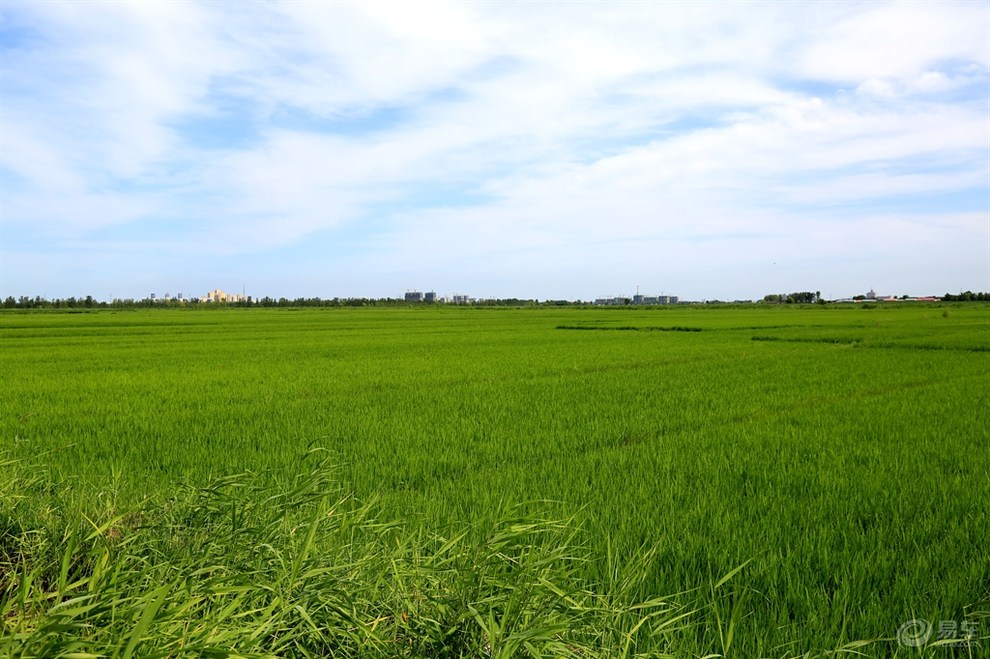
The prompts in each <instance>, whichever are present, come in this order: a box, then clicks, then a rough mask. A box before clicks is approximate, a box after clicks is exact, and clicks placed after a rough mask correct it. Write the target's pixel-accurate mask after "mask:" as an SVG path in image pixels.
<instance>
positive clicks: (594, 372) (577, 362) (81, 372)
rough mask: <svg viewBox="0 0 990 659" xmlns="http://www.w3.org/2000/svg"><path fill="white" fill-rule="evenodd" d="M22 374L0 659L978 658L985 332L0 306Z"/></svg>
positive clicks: (10, 474) (807, 317)
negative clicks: (277, 658)
mask: <svg viewBox="0 0 990 659" xmlns="http://www.w3.org/2000/svg"><path fill="white" fill-rule="evenodd" d="M0 381H2V383H3V385H2V395H0V533H2V534H3V537H2V541H0V606H2V614H3V630H2V631H3V633H2V637H0V655H2V654H4V653H6V654H7V655H10V656H18V657H21V656H24V657H28V656H39V657H41V656H46V657H47V656H66V657H69V656H74V657H90V656H121V657H132V656H133V657H138V656H156V657H174V656H287V657H295V656H361V657H364V656H369V657H379V656H381V657H392V656H409V657H418V656H422V657H440V656H446V657H489V656H490V657H496V656H497V657H514V656H548V657H550V656H577V657H588V656H602V657H613V656H676V657H702V656H728V657H792V656H826V655H829V654H830V653H832V652H836V651H839V652H850V653H852V652H858V653H861V654H860V656H867V657H891V656H898V657H920V656H925V657H987V656H990V638H988V637H990V515H988V513H990V305H983V304H976V303H973V304H958V305H941V306H939V305H930V306H924V305H911V304H902V305H896V304H892V305H878V306H871V305H857V306H854V305H823V306H806V307H805V306H792V305H781V306H762V305H753V306H739V307H729V306H725V307H719V306H716V307H701V306H699V307H691V306H676V307H670V308H666V307H665V308H636V307H628V308H519V309H516V308H459V307H447V306H421V307H396V308H355V309H343V308H334V309H259V308H250V309H248V308H216V309H148V310H115V311H111V310H100V311H93V312H72V313H58V312H19V311H5V312H0ZM919 620H920V621H922V623H919V624H921V625H922V628H921V631H924V629H923V624H924V622H927V623H928V624H930V625H931V626H932V628H931V629H930V630H928V631H929V632H930V634H928V635H924V637H923V638H918V637H917V634H915V635H914V636H912V634H914V632H915V631H917V630H918V629H919V627H918V625H917V624H915V625H914V626H913V627H912V626H911V624H910V621H919ZM899 632H900V633H899Z"/></svg>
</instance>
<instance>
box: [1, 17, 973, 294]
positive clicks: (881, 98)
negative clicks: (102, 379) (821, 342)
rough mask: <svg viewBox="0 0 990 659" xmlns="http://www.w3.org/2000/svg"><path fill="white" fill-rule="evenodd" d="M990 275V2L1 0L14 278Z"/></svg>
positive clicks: (358, 280) (632, 285)
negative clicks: (188, 0)
mask: <svg viewBox="0 0 990 659" xmlns="http://www.w3.org/2000/svg"><path fill="white" fill-rule="evenodd" d="M218 287H219V288H221V289H224V290H229V291H237V292H240V291H242V290H243V291H245V292H246V293H247V294H248V295H253V296H255V297H263V296H266V295H268V296H272V297H288V298H295V297H323V298H333V297H401V296H402V295H403V293H404V292H405V291H407V290H421V291H429V290H433V291H436V292H437V294H438V295H440V296H446V295H452V294H455V293H460V294H467V295H470V296H473V297H477V298H486V297H487V298H490V297H520V298H536V299H568V300H575V299H582V300H588V299H594V298H597V297H606V296H614V295H631V294H633V293H635V292H636V290H639V291H640V292H641V293H642V294H644V295H659V294H666V295H678V296H680V297H681V298H682V299H697V300H704V299H723V300H733V299H759V298H762V297H763V296H764V295H766V294H769V293H781V292H792V291H805V290H809V291H821V293H822V295H823V296H825V297H827V298H838V297H846V296H853V295H856V294H862V293H865V292H867V291H868V290H870V289H873V290H875V291H876V292H877V293H878V294H881V295H884V294H894V295H904V294H910V295H925V294H943V293H946V292H950V293H957V292H960V291H963V290H974V291H988V290H990V3H988V2H986V1H985V0H978V1H963V2H952V1H948V0H945V1H938V2H898V3H886V2H755V3H744V2H713V3H703V2H608V3H594V2H582V3H565V2H514V3H505V2H473V3H466V2H462V3H433V2H426V1H425V0H423V1H421V0H417V1H416V2H412V3H410V2H368V1H364V2H360V3H348V2H317V1H296V2H262V1H258V2H236V1H233V0H228V1H225V2H182V1H179V0H176V1H168V2H154V1H147V0H144V1H140V2H125V1H117V2H91V1H88V0H67V1H64V2H63V1H59V0H32V1H23V2H22V1H19V0H2V2H0V297H6V296H8V295H13V296H14V297H19V296H21V295H28V296H31V297H33V296H35V295H41V296H43V297H46V298H56V297H69V296H76V297H82V296H85V295H93V296H94V297H96V298H97V299H101V300H110V299H112V298H136V299H140V298H143V297H146V296H148V295H149V294H151V293H156V294H157V295H158V296H159V297H161V296H163V295H164V294H166V293H169V294H171V295H173V296H174V295H178V294H179V293H183V294H184V295H185V296H186V297H193V296H197V297H198V296H201V295H205V294H206V292H207V291H209V290H212V289H214V288H218Z"/></svg>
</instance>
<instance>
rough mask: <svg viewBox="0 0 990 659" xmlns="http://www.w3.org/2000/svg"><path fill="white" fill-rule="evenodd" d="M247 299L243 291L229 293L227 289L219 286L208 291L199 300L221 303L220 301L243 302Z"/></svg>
mask: <svg viewBox="0 0 990 659" xmlns="http://www.w3.org/2000/svg"><path fill="white" fill-rule="evenodd" d="M246 299H247V298H246V297H244V294H243V293H227V292H225V291H222V290H220V289H219V288H215V289H213V290H212V291H210V292H209V293H207V294H206V296H205V297H201V298H199V301H200V302H208V303H220V302H243V301H244V300H246Z"/></svg>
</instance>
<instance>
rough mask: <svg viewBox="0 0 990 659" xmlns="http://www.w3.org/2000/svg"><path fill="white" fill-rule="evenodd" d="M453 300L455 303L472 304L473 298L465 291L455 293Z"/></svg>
mask: <svg viewBox="0 0 990 659" xmlns="http://www.w3.org/2000/svg"><path fill="white" fill-rule="evenodd" d="M451 301H452V302H453V303H454V304H471V302H472V300H471V298H470V297H468V296H467V295H464V294H463V293H454V295H453V297H451Z"/></svg>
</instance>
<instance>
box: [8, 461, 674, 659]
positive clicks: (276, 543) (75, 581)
mask: <svg viewBox="0 0 990 659" xmlns="http://www.w3.org/2000/svg"><path fill="white" fill-rule="evenodd" d="M3 466H4V468H5V470H6V471H7V477H6V479H5V482H4V487H5V490H4V492H3V498H2V504H3V505H4V511H3V514H4V516H5V517H4V519H5V523H6V524H7V526H8V527H7V528H6V529H5V532H4V545H3V548H2V556H0V560H2V562H0V577H2V578H0V584H2V592H0V594H2V596H3V610H2V618H3V636H2V637H0V652H3V653H4V655H5V656H16V657H87V656H119V657H125V658H129V657H136V656H141V657H154V656H158V657H166V656H179V655H183V656H191V655H198V656H245V657H254V656H257V657H269V656H293V657H295V656H300V657H304V656H314V657H327V656H338V657H355V656H361V657H518V656H531V657H541V656H543V657H551V656H553V657H558V656H572V657H633V656H640V655H641V654H642V650H641V648H642V647H647V648H649V649H650V650H649V655H650V656H660V655H661V654H663V652H662V651H660V650H659V648H662V647H664V646H670V647H674V643H675V641H676V638H677V635H678V632H679V631H681V630H682V629H683V628H684V627H685V626H686V625H688V624H690V618H691V614H692V611H691V610H690V609H688V608H686V606H685V604H684V603H683V602H679V601H678V599H677V598H653V599H651V600H649V601H635V600H633V599H631V594H632V593H633V592H634V591H635V589H636V586H637V585H638V583H637V582H638V581H640V580H641V579H642V576H643V575H644V574H645V573H646V572H648V571H649V568H650V566H649V556H648V555H644V556H643V557H642V560H641V562H639V563H631V564H625V565H623V566H616V565H613V566H611V567H612V569H613V570H614V572H613V573H612V576H611V579H610V580H609V582H608V583H589V582H587V581H585V580H583V579H582V578H581V576H580V572H581V571H580V570H579V569H577V566H578V565H579V564H581V563H582V562H584V561H587V560H589V552H588V550H587V546H586V541H585V540H583V539H582V532H581V530H580V529H579V528H577V527H576V526H575V525H574V523H573V521H572V520H562V521H561V520H555V519H541V518H534V517H524V518H518V519H504V520H502V521H501V522H500V523H499V524H496V525H494V526H492V527H490V528H486V529H484V532H483V533H482V534H481V535H480V537H481V538H482V539H481V540H480V541H477V540H471V539H470V538H472V537H479V536H475V535H474V534H470V533H467V532H461V533H458V534H456V535H454V536H451V537H445V536H439V535H436V534H431V533H428V532H427V531H425V530H423V529H421V528H418V529H416V528H413V529H410V528H408V527H406V526H404V525H403V524H400V523H397V522H394V521H383V519H382V515H381V511H380V509H379V507H378V506H377V505H376V504H375V502H369V503H364V504H362V503H359V502H357V501H355V500H354V499H353V498H352V497H351V496H350V495H348V494H347V493H345V492H343V491H342V490H341V488H340V486H339V484H338V482H337V480H336V473H335V470H334V469H333V468H331V467H329V466H328V465H327V463H326V462H325V461H317V460H314V459H312V458H311V459H310V460H308V461H307V462H305V463H303V464H302V465H300V467H301V469H300V471H299V473H298V474H297V475H296V476H294V477H292V478H290V479H287V480H284V481H282V482H279V483H277V484H276V485H274V486H272V485H267V484H266V485H261V484H260V483H261V481H259V479H257V478H256V477H255V476H254V475H252V474H250V473H244V474H240V475H237V476H230V477H226V478H222V479H219V480H217V481H215V482H213V483H211V484H210V485H208V486H205V487H198V488H196V487H186V488H182V489H181V490H179V491H177V492H176V493H175V494H174V496H172V497H169V498H167V499H156V500H148V501H146V502H144V503H143V504H142V505H140V506H138V507H136V508H134V509H132V510H128V511H127V512H120V511H117V510H113V509H111V508H108V507H103V508H97V509H95V510H94V509H93V508H92V507H90V506H83V507H85V508H90V515H86V514H84V513H83V511H82V510H81V509H76V510H71V509H68V508H65V507H53V506H60V505H61V504H60V503H59V502H58V501H57V496H56V495H54V494H53V495H52V499H50V500H49V501H47V502H44V503H42V502H41V501H40V499H39V498H38V497H34V498H33V499H32V500H31V501H30V502H28V501H27V500H25V499H23V498H20V499H18V498H17V497H16V495H15V494H14V493H15V492H31V491H33V490H36V489H37V488H38V486H39V484H40V482H39V479H38V478H37V477H34V478H30V477H27V476H26V475H25V474H23V473H21V472H22V468H21V467H20V466H19V465H18V464H16V463H11V462H9V461H8V462H6V463H5V464H4V465H3ZM27 504H29V506H28V508H26V507H25V505H27ZM28 522H34V525H31V524H29V523H28ZM12 523H13V524H14V525H15V526H16V527H17V528H10V526H11V524H12ZM682 599H686V598H682Z"/></svg>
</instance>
